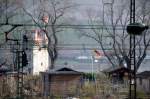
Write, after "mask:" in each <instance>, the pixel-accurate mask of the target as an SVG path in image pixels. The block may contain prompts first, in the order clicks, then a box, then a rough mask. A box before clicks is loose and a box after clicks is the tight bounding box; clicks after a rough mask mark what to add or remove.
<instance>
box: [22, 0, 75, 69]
mask: <svg viewBox="0 0 150 99" xmlns="http://www.w3.org/2000/svg"><path fill="white" fill-rule="evenodd" d="M70 2H71V1H68V0H40V2H39V4H37V5H38V6H37V8H35V9H34V12H35V13H36V15H33V13H30V12H29V11H28V10H26V9H24V11H25V12H26V13H27V14H28V15H29V16H30V17H31V18H32V20H33V21H34V23H35V24H36V25H37V26H38V27H39V28H40V29H41V30H42V31H43V32H44V33H45V35H46V37H47V39H48V44H47V49H48V53H49V56H50V60H51V67H50V68H51V69H52V68H54V64H55V60H56V59H57V56H58V51H57V50H58V49H57V44H58V38H57V35H56V34H57V33H58V32H60V31H62V29H61V28H60V26H62V25H64V18H65V14H66V13H67V11H69V10H70V8H72V7H73V6H74V5H73V4H72V3H70Z"/></svg>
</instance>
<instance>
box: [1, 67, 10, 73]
mask: <svg viewBox="0 0 150 99" xmlns="http://www.w3.org/2000/svg"><path fill="white" fill-rule="evenodd" d="M8 71H10V69H9V68H8V67H7V66H4V65H3V66H1V67H0V73H5V72H8Z"/></svg>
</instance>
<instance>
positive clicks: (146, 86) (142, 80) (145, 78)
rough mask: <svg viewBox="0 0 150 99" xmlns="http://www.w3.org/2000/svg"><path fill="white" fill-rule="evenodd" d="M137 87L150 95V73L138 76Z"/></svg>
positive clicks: (146, 72)
mask: <svg viewBox="0 0 150 99" xmlns="http://www.w3.org/2000/svg"><path fill="white" fill-rule="evenodd" d="M137 87H138V89H140V90H143V91H145V92H146V93H150V71H144V72H141V73H138V74H137Z"/></svg>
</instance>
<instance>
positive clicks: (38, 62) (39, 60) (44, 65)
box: [32, 30, 49, 75]
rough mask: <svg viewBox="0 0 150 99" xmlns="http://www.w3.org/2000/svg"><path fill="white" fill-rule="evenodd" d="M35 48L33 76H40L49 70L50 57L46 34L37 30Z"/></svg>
mask: <svg viewBox="0 0 150 99" xmlns="http://www.w3.org/2000/svg"><path fill="white" fill-rule="evenodd" d="M33 38H34V41H35V46H34V47H33V68H32V69H33V74H34V75H38V74H39V72H43V71H46V70H48V69H49V55H48V51H47V48H46V45H47V38H46V35H45V33H43V32H42V31H40V30H35V33H34V36H33Z"/></svg>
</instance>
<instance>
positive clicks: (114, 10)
mask: <svg viewBox="0 0 150 99" xmlns="http://www.w3.org/2000/svg"><path fill="white" fill-rule="evenodd" d="M128 2H129V1H127V0H123V1H120V2H119V0H111V2H109V3H107V2H106V3H105V2H103V12H102V13H103V14H102V15H103V16H101V19H102V20H99V21H97V19H100V18H98V17H97V16H96V17H92V16H90V17H89V24H90V25H91V26H92V27H91V29H92V33H89V32H88V31H84V33H83V35H84V36H87V37H89V38H92V39H94V40H95V41H97V42H98V43H99V44H100V46H101V49H102V50H103V53H104V55H105V56H106V57H107V59H108V60H109V62H110V63H111V64H112V66H125V65H126V66H127V67H128V68H129V66H130V64H129V63H130V57H129V53H130V50H129V35H128V33H127V32H126V26H127V24H128V23H129V14H130V13H129V4H128ZM141 2H142V3H139V5H138V6H137V7H136V22H142V23H146V24H149V20H148V18H149V16H150V13H149V10H148V9H147V8H146V7H148V6H147V5H148V1H147V0H145V1H141ZM137 4H138V3H137ZM95 22H98V23H95ZM147 22H148V23H147ZM95 24H96V25H99V27H98V28H95V27H94V26H95ZM100 26H101V27H100ZM148 33H149V31H144V32H143V33H142V35H140V36H136V48H135V50H136V63H137V64H136V67H137V70H138V68H139V67H140V65H141V63H142V62H143V60H144V58H145V57H146V55H147V51H148V46H149V43H150V39H149V34H148ZM133 50H134V49H132V50H131V53H132V52H133Z"/></svg>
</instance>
